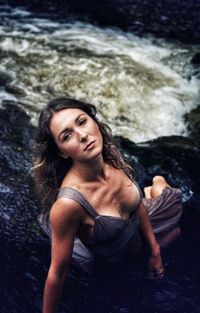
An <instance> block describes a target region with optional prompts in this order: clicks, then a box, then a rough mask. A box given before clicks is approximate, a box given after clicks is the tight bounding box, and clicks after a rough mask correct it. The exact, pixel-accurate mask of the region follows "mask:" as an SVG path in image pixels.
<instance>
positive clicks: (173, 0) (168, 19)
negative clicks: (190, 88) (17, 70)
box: [2, 0, 200, 43]
mask: <svg viewBox="0 0 200 313" xmlns="http://www.w3.org/2000/svg"><path fill="white" fill-rule="evenodd" d="M2 3H4V4H10V5H11V6H12V7H13V6H16V7H17V6H23V7H25V8H27V9H29V10H31V11H32V12H35V14H37V16H40V17H41V16H43V17H49V18H51V19H63V20H65V21H66V19H67V20H69V19H72V20H74V19H79V20H84V21H88V22H91V23H93V24H97V25H100V26H112V27H119V28H121V29H123V30H126V31H131V32H134V33H136V34H138V35H141V36H142V35H143V34H144V33H148V32H150V33H153V34H155V35H157V36H159V37H161V36H162V37H164V38H170V39H175V40H181V41H183V42H185V43H200V14H199V12H200V1H199V0H196V1H195V0H189V1H187V0H179V1H177V0H144V1H140V0H107V1H99V0H94V1H90V0H85V1H80V0H68V1H64V0H57V1H56V2H55V1H52V0H50V1H40V0H33V1H26V0H8V1H2Z"/></svg>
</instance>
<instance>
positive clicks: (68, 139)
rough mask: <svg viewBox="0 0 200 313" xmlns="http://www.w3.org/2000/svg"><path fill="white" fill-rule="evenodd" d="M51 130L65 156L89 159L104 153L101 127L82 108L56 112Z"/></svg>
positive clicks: (79, 159) (74, 158) (82, 159)
mask: <svg viewBox="0 0 200 313" xmlns="http://www.w3.org/2000/svg"><path fill="white" fill-rule="evenodd" d="M50 130H51V133H52V135H53V137H54V141H55V143H56V145H57V146H58V149H59V151H60V152H61V154H62V156H63V157H70V158H72V159H73V160H78V161H87V160H90V159H92V158H95V157H96V156H98V155H99V154H101V153H102V149H103V138H102V135H101V132H100V131H99V127H98V125H97V124H96V122H95V121H94V120H93V119H92V118H91V117H90V116H89V115H88V114H86V113H85V112H84V111H82V110H80V109H63V110H61V111H59V112H56V113H54V114H53V117H52V119H51V122H50Z"/></svg>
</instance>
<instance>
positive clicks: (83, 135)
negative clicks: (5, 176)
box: [79, 131, 88, 142]
mask: <svg viewBox="0 0 200 313" xmlns="http://www.w3.org/2000/svg"><path fill="white" fill-rule="evenodd" d="M87 137H88V134H87V133H86V132H83V131H79V140H80V142H84V141H85V140H87Z"/></svg>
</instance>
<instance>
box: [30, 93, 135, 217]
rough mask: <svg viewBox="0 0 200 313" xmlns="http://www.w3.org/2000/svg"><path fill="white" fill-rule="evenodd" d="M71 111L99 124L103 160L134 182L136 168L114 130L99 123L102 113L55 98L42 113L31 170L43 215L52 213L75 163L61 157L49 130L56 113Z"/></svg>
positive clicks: (84, 104) (77, 102)
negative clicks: (88, 117)
mask: <svg viewBox="0 0 200 313" xmlns="http://www.w3.org/2000/svg"><path fill="white" fill-rule="evenodd" d="M69 108H70V109H80V110H82V111H84V112H85V113H86V114H88V115H89V116H90V117H91V118H92V119H93V120H94V121H95V122H96V123H97V125H98V127H99V130H100V132H101V135H102V138H103V150H102V156H103V160H104V161H105V162H106V163H108V164H110V165H111V166H113V167H115V168H117V169H122V170H123V172H124V173H125V174H126V175H127V176H128V177H129V178H130V179H131V180H133V177H134V174H133V169H132V168H131V166H130V165H129V164H128V163H127V162H125V160H124V159H123V157H122V155H121V153H120V151H119V150H118V149H117V147H116V144H115V143H114V139H113V136H112V134H111V129H110V128H109V126H108V125H106V124H105V123H104V122H102V121H99V120H98V118H97V113H99V114H102V113H101V112H100V111H99V110H97V108H96V107H95V106H94V105H93V104H90V103H86V102H83V101H79V100H75V99H70V98H66V97H59V98H55V99H53V100H51V101H50V102H49V103H48V104H47V106H46V108H45V109H44V110H43V111H42V112H41V113H40V116H39V125H38V130H37V135H36V142H35V145H34V153H33V155H34V157H33V164H34V165H33V168H32V169H33V173H34V179H35V186H36V192H37V193H38V195H39V196H40V198H41V199H42V202H43V204H44V210H43V212H45V211H49V207H50V206H51V205H52V204H53V203H54V201H55V200H56V197H57V194H58V191H59V188H60V186H61V183H62V181H63V179H64V177H65V175H66V174H67V172H68V171H69V169H70V168H71V166H72V164H73V160H72V159H71V158H67V159H66V158H63V157H62V156H61V154H60V153H59V150H58V147H57V145H56V143H55V141H54V138H53V135H52V133H51V130H50V122H51V119H52V116H53V114H54V113H56V112H59V111H61V110H64V109H69Z"/></svg>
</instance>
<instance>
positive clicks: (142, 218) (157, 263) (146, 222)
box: [138, 203, 164, 275]
mask: <svg viewBox="0 0 200 313" xmlns="http://www.w3.org/2000/svg"><path fill="white" fill-rule="evenodd" d="M138 217H139V224H140V229H141V232H142V234H143V236H144V238H145V239H146V241H147V243H148V245H149V248H150V251H151V254H150V258H149V268H150V270H154V271H155V272H156V273H157V274H158V275H163V271H164V269H163V262H162V258H161V254H160V246H159V244H158V242H157V240H156V238H155V235H154V233H153V229H152V226H151V222H150V219H149V216H148V213H147V210H146V208H145V206H144V204H143V203H141V205H140V207H139V209H138Z"/></svg>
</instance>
